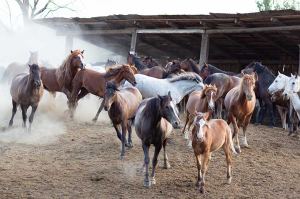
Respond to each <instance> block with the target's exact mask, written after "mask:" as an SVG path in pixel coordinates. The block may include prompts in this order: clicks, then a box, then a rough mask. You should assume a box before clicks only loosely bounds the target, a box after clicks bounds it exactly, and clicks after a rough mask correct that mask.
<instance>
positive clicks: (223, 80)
mask: <svg viewBox="0 0 300 199" xmlns="http://www.w3.org/2000/svg"><path fill="white" fill-rule="evenodd" d="M240 81H241V79H240V78H239V77H235V76H230V75H227V74H224V73H214V74H212V75H209V76H208V77H207V78H206V79H205V80H204V84H214V85H216V87H217V88H218V92H217V95H216V113H217V118H219V119H221V118H222V110H223V101H224V98H225V95H226V94H227V93H228V92H229V91H230V90H231V89H232V88H234V87H236V86H238V85H239V83H240Z"/></svg>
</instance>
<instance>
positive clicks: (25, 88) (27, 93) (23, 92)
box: [9, 64, 44, 132]
mask: <svg viewBox="0 0 300 199" xmlns="http://www.w3.org/2000/svg"><path fill="white" fill-rule="evenodd" d="M43 91H44V90H43V84H42V81H41V78H40V69H39V66H38V65H36V64H33V65H29V74H26V73H22V74H19V75H17V76H16V77H15V78H14V79H13V81H12V84H11V87H10V94H11V97H12V105H13V108H12V116H11V119H10V121H9V126H12V125H13V120H14V116H15V114H16V112H17V107H18V106H19V105H20V106H21V110H22V118H23V127H24V128H26V120H27V109H28V107H29V106H31V114H30V116H29V129H28V131H29V132H30V131H31V123H32V121H33V117H34V114H35V111H36V109H37V107H38V104H39V101H40V99H41V97H42V95H43Z"/></svg>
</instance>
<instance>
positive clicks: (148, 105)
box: [134, 92, 180, 187]
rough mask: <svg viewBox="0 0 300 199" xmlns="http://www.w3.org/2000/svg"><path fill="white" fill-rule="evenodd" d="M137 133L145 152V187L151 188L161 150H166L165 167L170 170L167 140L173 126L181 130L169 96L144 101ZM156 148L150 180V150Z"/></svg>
mask: <svg viewBox="0 0 300 199" xmlns="http://www.w3.org/2000/svg"><path fill="white" fill-rule="evenodd" d="M134 124H135V132H136V134H137V136H138V137H139V138H140V139H141V141H142V147H143V151H144V166H145V167H146V173H145V179H144V186H146V187H150V186H151V184H155V182H156V181H155V169H156V165H157V157H158V155H159V152H160V150H161V148H162V147H163V148H164V167H165V168H170V164H169V162H168V157H167V153H166V144H167V139H168V137H169V136H170V134H171V132H172V126H173V127H174V128H176V129H179V128H180V120H179V117H178V112H177V109H176V105H175V103H174V101H173V100H172V98H171V93H170V92H168V95H164V96H159V95H158V97H152V98H148V99H145V100H143V101H142V103H141V104H140V106H139V108H138V110H137V113H136V117H135V122H134ZM151 144H153V145H154V146H155V151H154V155H153V159H152V175H151V177H152V179H151V181H150V180H149V163H150V158H149V148H150V145H151Z"/></svg>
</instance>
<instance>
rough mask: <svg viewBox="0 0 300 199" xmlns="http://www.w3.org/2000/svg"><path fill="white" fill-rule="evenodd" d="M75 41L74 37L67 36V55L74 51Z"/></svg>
mask: <svg viewBox="0 0 300 199" xmlns="http://www.w3.org/2000/svg"><path fill="white" fill-rule="evenodd" d="M73 40H74V39H73V36H71V35H68V36H66V42H65V51H66V53H67V54H68V53H70V51H71V50H73Z"/></svg>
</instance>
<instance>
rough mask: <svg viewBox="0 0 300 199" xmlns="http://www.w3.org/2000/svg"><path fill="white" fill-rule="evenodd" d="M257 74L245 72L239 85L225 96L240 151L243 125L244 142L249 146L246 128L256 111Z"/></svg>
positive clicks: (229, 120) (226, 106) (245, 145)
mask: <svg viewBox="0 0 300 199" xmlns="http://www.w3.org/2000/svg"><path fill="white" fill-rule="evenodd" d="M256 79H257V77H256V74H255V73H252V74H251V75H249V74H245V75H244V76H243V77H242V80H241V83H240V85H239V86H236V87H234V88H233V89H231V90H230V91H229V92H228V93H227V94H226V96H225V100H224V105H225V108H226V110H227V112H228V124H230V123H232V125H233V129H234V133H233V137H235V138H236V145H237V151H238V152H239V153H240V152H241V148H240V144H239V138H238V133H239V128H240V127H243V137H242V138H243V139H242V144H243V146H244V147H248V143H247V138H246V130H247V126H248V124H249V122H250V119H251V116H252V114H253V111H254V107H255V102H256V97H255V92H254V88H255V82H256Z"/></svg>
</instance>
